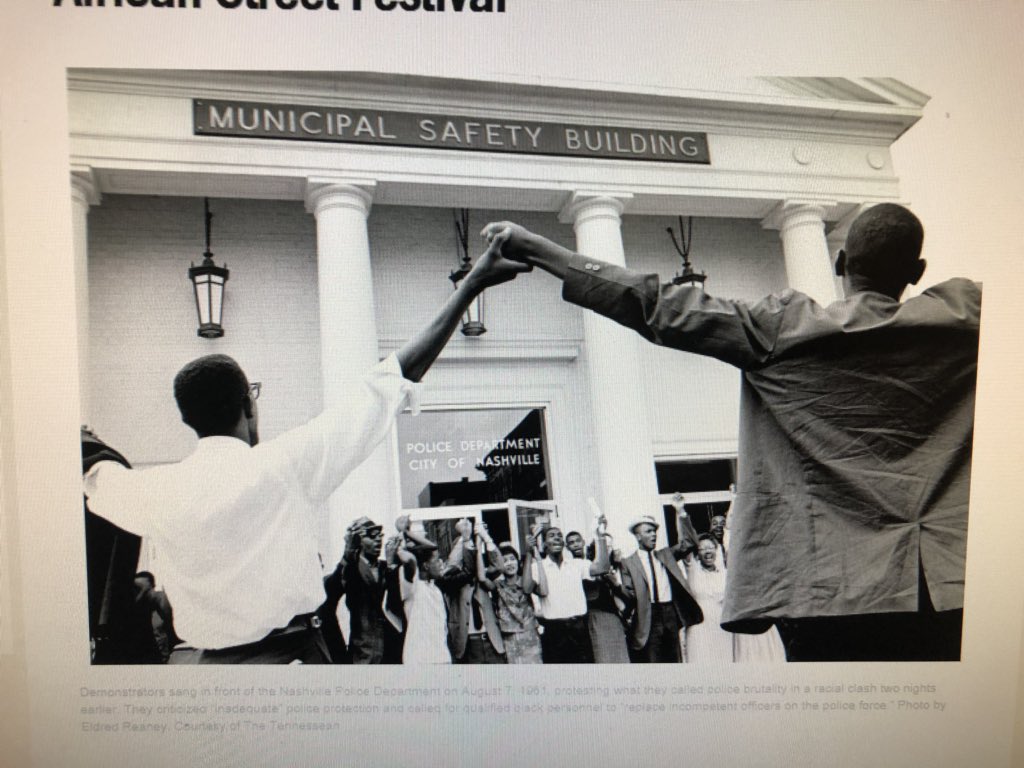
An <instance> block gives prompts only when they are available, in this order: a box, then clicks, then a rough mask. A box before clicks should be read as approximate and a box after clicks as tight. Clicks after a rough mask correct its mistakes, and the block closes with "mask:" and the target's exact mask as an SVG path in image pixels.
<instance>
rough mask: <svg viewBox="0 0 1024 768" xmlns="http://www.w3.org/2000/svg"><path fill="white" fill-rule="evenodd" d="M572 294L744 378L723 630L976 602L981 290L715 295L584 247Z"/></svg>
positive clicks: (571, 276)
mask: <svg viewBox="0 0 1024 768" xmlns="http://www.w3.org/2000/svg"><path fill="white" fill-rule="evenodd" d="M563 296H564V297H565V298H566V299H567V300H568V301H571V302H574V303H576V304H579V305H581V306H584V307H588V308H590V309H593V310H595V311H596V312H599V313H600V314H602V315H606V316H607V317H610V318H612V319H613V320H616V321H617V322H619V323H621V324H623V325H625V326H627V327H629V328H632V329H634V330H636V331H637V332H638V333H639V334H640V335H641V336H643V337H645V338H646V339H649V340H650V341H652V342H654V343H655V344H661V345H663V346H666V347H673V348H675V349H681V350H684V351H687V352H694V353H697V354H700V355H707V356H710V357H715V358H717V359H719V360H721V361H723V362H726V363H729V364H730V365H734V366H736V367H737V368H739V369H740V370H742V371H743V375H742V380H741V386H740V435H739V456H740V460H739V478H738V483H737V487H738V489H739V494H738V495H737V497H736V501H735V504H734V506H733V511H732V521H731V533H732V535H731V538H730V546H729V582H728V584H727V585H726V592H725V603H724V605H723V607H722V626H723V627H725V628H726V629H729V630H730V631H739V632H750V631H755V632H756V631H763V630H764V629H765V628H766V627H767V626H769V625H770V624H771V623H772V622H773V621H774V620H775V619H780V618H804V617H812V616H845V615H856V614H867V613H890V612H899V611H916V610H917V607H918V576H919V571H920V570H922V569H923V575H924V580H925V583H926V584H927V587H928V591H929V593H930V595H931V599H932V602H933V603H934V605H935V608H936V609H937V610H940V611H946V610H952V609H956V608H961V607H962V606H963V591H964V558H965V555H966V551H967V504H968V497H969V490H970V470H971V441H972V436H973V429H974V396H975V377H976V372H977V366H978V327H979V321H980V315H981V286H980V285H978V284H976V283H974V282H971V281H969V280H964V279H961V278H955V279H953V280H947V281H946V282H944V283H940V284H939V285H936V286H933V287H932V288H929V289H928V290H926V291H925V292H924V293H922V294H921V295H919V296H914V297H912V298H909V299H907V300H905V301H902V302H900V301H897V300H896V299H893V298H890V297H888V296H886V295H884V294H881V293H875V292H873V291H863V292H859V293H855V294H853V295H852V296H850V297H848V298H846V299H841V300H839V301H836V302H833V303H832V304H830V305H829V306H827V307H824V306H821V305H819V304H817V303H815V302H814V301H813V300H812V299H811V298H810V297H808V296H806V295H804V294H802V293H799V292H797V291H792V290H787V291H784V292H783V293H781V294H779V295H777V296H769V297H767V298H765V299H763V300H762V301H760V302H757V303H746V302H742V301H734V300H730V299H721V298H717V297H714V296H710V295H708V294H706V293H704V292H703V291H701V290H699V289H695V288H689V287H686V286H677V285H672V284H666V285H659V279H658V276H657V275H653V274H642V273H640V272H635V271H633V270H629V269H625V268H623V267H616V266H613V265H610V264H604V263H602V262H596V261H594V260H593V259H586V258H584V257H580V256H576V257H574V258H573V260H572V263H571V264H570V266H569V270H568V274H567V275H566V278H565V286H564V289H563Z"/></svg>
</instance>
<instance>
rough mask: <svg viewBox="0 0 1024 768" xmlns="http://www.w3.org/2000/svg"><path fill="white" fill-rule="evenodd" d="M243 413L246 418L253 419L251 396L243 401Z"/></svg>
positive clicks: (247, 396)
mask: <svg viewBox="0 0 1024 768" xmlns="http://www.w3.org/2000/svg"><path fill="white" fill-rule="evenodd" d="M242 413H244V414H245V418H247V419H251V418H252V398H251V397H249V395H246V396H245V397H244V398H243V399H242Z"/></svg>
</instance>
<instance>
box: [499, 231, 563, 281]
mask: <svg viewBox="0 0 1024 768" xmlns="http://www.w3.org/2000/svg"><path fill="white" fill-rule="evenodd" d="M480 234H481V235H483V236H484V238H486V240H487V242H489V243H491V244H492V245H493V244H494V243H495V242H497V241H500V242H501V243H502V245H501V255H502V256H504V257H505V259H510V260H512V261H515V262H518V263H520V264H529V265H530V266H531V267H540V268H541V269H543V270H545V271H546V272H550V273H551V274H553V275H555V277H560V278H561V277H565V274H566V272H567V271H568V269H569V261H570V259H572V255H573V253H572V251H570V250H569V249H567V248H563V247H562V246H560V245H558V244H557V243H553V242H551V241H550V240H548V239H547V238H546V237H541V236H540V235H536V234H534V233H533V232H531V231H530V230H528V229H526V228H525V227H521V226H519V225H518V224H514V223H513V222H511V221H494V222H491V223H490V224H488V225H487V226H486V227H484V228H483V230H482V231H481V232H480Z"/></svg>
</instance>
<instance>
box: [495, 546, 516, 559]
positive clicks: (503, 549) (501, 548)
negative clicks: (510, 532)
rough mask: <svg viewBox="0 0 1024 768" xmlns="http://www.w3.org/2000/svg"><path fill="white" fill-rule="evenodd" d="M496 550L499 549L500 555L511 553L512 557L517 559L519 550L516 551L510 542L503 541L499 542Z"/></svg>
mask: <svg viewBox="0 0 1024 768" xmlns="http://www.w3.org/2000/svg"><path fill="white" fill-rule="evenodd" d="M498 551H499V552H500V553H501V554H502V555H512V557H514V558H515V559H516V560H518V559H519V552H518V551H516V548H515V547H513V546H512V545H511V544H509V543H508V542H504V543H502V544H499V545H498Z"/></svg>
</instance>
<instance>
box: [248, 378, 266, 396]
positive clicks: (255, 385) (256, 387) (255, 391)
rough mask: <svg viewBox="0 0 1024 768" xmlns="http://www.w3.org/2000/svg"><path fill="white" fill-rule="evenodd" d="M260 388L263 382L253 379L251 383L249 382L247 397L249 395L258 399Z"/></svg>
mask: <svg viewBox="0 0 1024 768" xmlns="http://www.w3.org/2000/svg"><path fill="white" fill-rule="evenodd" d="M262 388H263V384H262V383H261V382H258V381H254V382H252V383H251V384H249V397H251V398H252V399H253V400H259V399H260V390H261V389H262Z"/></svg>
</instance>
